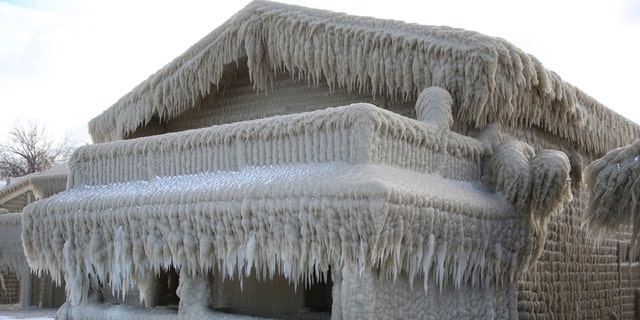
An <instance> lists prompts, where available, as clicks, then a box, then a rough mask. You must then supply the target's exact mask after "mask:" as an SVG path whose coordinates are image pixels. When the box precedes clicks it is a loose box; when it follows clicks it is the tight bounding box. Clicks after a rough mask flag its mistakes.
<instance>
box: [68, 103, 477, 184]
mask: <svg viewBox="0 0 640 320" xmlns="http://www.w3.org/2000/svg"><path fill="white" fill-rule="evenodd" d="M447 129H448V128H447ZM443 139H444V140H443ZM443 141H445V142H446V144H443ZM481 153H482V148H481V145H480V143H479V142H478V141H476V140H474V139H472V138H469V137H465V136H462V135H458V134H455V133H451V132H450V131H449V130H444V131H443V130H441V129H440V128H436V127H434V126H432V125H426V124H425V123H421V122H419V121H416V120H412V119H408V118H405V117H400V116H398V115H397V114H393V113H391V112H389V111H386V110H383V109H380V108H377V107H375V106H372V105H367V104H357V105H352V106H347V107H338V108H330V109H327V110H322V111H317V112H310V113H305V114H294V115H286V116H278V117H274V118H268V119H259V120H253V121H247V122H242V123H234V124H229V125H220V126H213V127H210V128H206V129H201V130H192V131H187V132H180V133H170V134H165V135H162V136H152V137H145V138H140V139H136V140H135V141H116V142H111V143H105V144H98V145H91V146H86V147H83V148H79V149H78V150H77V151H76V153H75V154H74V156H73V157H72V159H71V160H70V161H69V166H70V171H71V174H70V181H69V186H70V187H74V186H76V185H84V184H87V185H101V184H108V183H115V182H125V181H137V180H150V179H153V178H155V177H156V176H159V177H163V176H175V175H187V174H197V173H200V172H215V171H225V170H240V169H242V168H244V167H247V166H270V165H282V164H290V163H315V162H332V161H342V162H347V163H351V164H355V163H386V164H392V165H395V166H402V167H404V168H406V169H411V170H416V171H419V172H434V171H439V174H440V175H442V176H444V177H446V178H451V179H459V180H477V179H479V178H480V169H479V166H480V158H481ZM436 154H441V156H435V155H436ZM443 157H444V158H443Z"/></svg>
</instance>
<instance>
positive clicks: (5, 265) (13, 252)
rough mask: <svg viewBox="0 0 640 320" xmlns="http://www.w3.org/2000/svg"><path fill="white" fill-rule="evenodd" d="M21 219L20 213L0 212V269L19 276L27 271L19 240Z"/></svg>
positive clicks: (27, 267)
mask: <svg viewBox="0 0 640 320" xmlns="http://www.w3.org/2000/svg"><path fill="white" fill-rule="evenodd" d="M21 221H22V217H21V215H20V213H4V214H0V271H5V272H9V273H15V274H16V275H17V276H18V277H20V278H22V277H23V276H25V275H27V274H28V272H29V265H28V264H27V259H26V258H25V256H24V252H23V250H22V242H21V240H20V239H21V238H20V234H21V233H22V225H21ZM0 291H1V288H0Z"/></svg>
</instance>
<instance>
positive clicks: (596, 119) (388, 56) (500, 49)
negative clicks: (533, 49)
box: [89, 1, 640, 154]
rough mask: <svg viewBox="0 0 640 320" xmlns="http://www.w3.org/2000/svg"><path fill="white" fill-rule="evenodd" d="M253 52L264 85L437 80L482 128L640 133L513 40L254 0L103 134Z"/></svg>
mask: <svg viewBox="0 0 640 320" xmlns="http://www.w3.org/2000/svg"><path fill="white" fill-rule="evenodd" d="M347 43H348V44H349V45H345V44H347ZM243 54H246V55H247V57H248V67H249V73H250V76H251V79H252V81H253V82H254V84H255V86H256V88H257V89H264V88H267V87H268V82H269V76H270V75H271V74H272V73H273V72H274V71H282V72H289V73H291V75H292V76H296V77H306V78H309V79H311V80H312V82H313V83H317V82H318V81H320V79H326V81H327V82H328V84H329V86H330V87H334V88H335V87H340V88H346V89H348V90H354V91H355V90H365V91H370V92H371V93H372V94H374V95H380V94H387V95H389V96H392V97H395V98H398V99H407V98H409V99H412V98H413V97H417V94H418V93H419V92H420V91H421V90H422V89H424V88H425V87H429V86H434V85H435V86H440V87H443V88H445V89H447V90H448V91H449V92H451V93H452V95H453V99H454V106H457V107H458V109H457V116H458V118H459V119H460V120H462V121H466V122H469V123H472V124H474V125H475V126H477V127H478V128H483V127H485V126H487V125H488V124H490V123H495V122H498V123H502V124H503V126H504V125H512V126H535V127H540V128H543V129H545V130H546V131H548V132H551V133H553V134H555V135H559V136H561V137H563V138H566V139H569V140H570V141H572V142H573V143H575V144H576V145H578V146H579V147H580V148H582V149H584V150H588V151H595V152H596V153H600V154H604V153H605V152H606V151H608V150H610V149H612V148H615V147H618V146H621V145H625V144H629V143H631V142H632V140H631V139H632V138H631V136H638V135H640V127H638V126H637V125H635V124H634V123H632V122H631V121H629V120H627V119H625V118H624V117H622V116H620V115H618V114H617V113H615V112H613V111H611V110H609V109H608V108H606V107H605V106H603V105H602V104H600V103H598V102H597V101H596V100H594V99H593V98H591V97H589V96H588V95H586V94H585V93H584V92H582V91H580V90H579V89H577V88H575V87H574V86H572V85H570V84H568V83H566V82H564V81H563V80H562V79H561V78H560V77H559V76H558V75H557V74H555V73H554V72H551V71H549V70H547V69H545V68H544V66H543V65H542V64H541V63H540V62H539V61H538V60H537V59H536V58H535V57H533V56H531V55H528V54H526V53H524V52H522V51H521V50H520V49H518V48H516V47H515V46H513V45H512V44H510V43H508V42H507V41H505V40H502V39H498V38H492V37H488V36H484V35H481V34H479V33H476V32H471V31H465V30H460V29H454V28H449V27H432V26H419V25H416V24H406V23H403V22H398V21H390V20H381V19H373V18H365V17H355V16H348V15H345V14H338V13H334V12H330V11H322V10H315V9H308V8H304V7H299V6H292V5H285V4H279V3H273V2H267V1H254V2H252V3H251V4H249V5H248V6H247V7H245V8H244V9H243V10H241V11H240V12H238V13H237V14H235V15H234V16H233V17H231V18H230V19H229V20H228V21H226V22H225V23H224V24H222V25H221V26H220V27H218V28H217V29H215V30H213V32H211V33H210V34H209V35H207V36H206V37H204V38H203V39H202V40H200V41H199V42H197V43H196V44H194V45H193V46H192V47H191V48H189V49H188V50H187V51H186V52H185V53H184V54H182V55H181V56H179V57H177V58H176V59H174V60H173V61H172V62H170V63H169V64H167V65H166V66H165V67H163V68H162V69H160V70H159V71H158V72H156V73H155V74H153V75H151V76H150V77H149V78H148V79H147V80H145V81H144V82H142V83H141V84H139V85H138V86H137V87H136V88H134V89H133V90H132V91H131V92H129V93H128V94H127V95H125V96H124V97H122V98H121V99H120V100H119V101H117V102H116V103H115V104H114V105H113V106H112V107H110V108H109V109H107V110H106V111H104V112H103V113H102V114H101V115H99V116H98V117H96V118H94V119H92V120H91V121H90V123H89V131H90V133H91V135H92V138H93V140H94V142H105V141H112V140H118V139H122V138H123V137H124V136H126V134H128V133H131V132H133V131H134V130H135V129H136V128H138V127H139V126H141V125H144V124H146V123H148V122H149V121H150V120H151V119H152V117H153V116H160V117H161V118H163V119H170V118H172V117H174V116H176V115H177V114H179V113H180V112H182V111H184V110H185V109H188V108H190V107H192V105H193V104H194V101H196V99H198V98H199V97H201V96H205V95H207V94H209V92H210V90H212V88H214V89H213V90H215V86H212V84H213V85H215V84H219V83H220V81H221V79H222V77H223V71H224V66H225V65H227V64H230V63H233V62H235V61H236V60H237V59H238V58H239V57H240V56H241V55H243ZM372 61H378V62H379V63H371V62H372ZM365 62H366V63H365ZM587 126H588V128H589V130H586V128H587ZM612 129H613V130H615V131H613V130H612Z"/></svg>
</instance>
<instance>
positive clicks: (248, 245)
mask: <svg viewBox="0 0 640 320" xmlns="http://www.w3.org/2000/svg"><path fill="white" fill-rule="evenodd" d="M24 217H25V218H24V229H23V230H24V233H23V240H24V243H25V245H24V246H25V250H26V253H27V257H28V259H29V263H30V264H31V266H32V267H33V268H37V269H41V270H42V269H47V270H49V271H50V272H51V273H52V274H53V275H54V277H55V276H57V277H61V276H63V275H64V277H65V280H66V281H67V282H68V283H69V282H70V285H71V286H73V285H74V283H87V282H88V281H89V279H88V278H85V276H88V277H90V278H92V277H95V278H97V279H102V280H104V279H110V281H111V282H112V284H113V285H115V286H119V285H120V284H122V283H124V284H127V283H133V282H135V281H137V280H138V279H140V277H142V276H143V275H144V274H146V273H149V272H157V271H158V270H159V268H160V267H161V266H162V267H168V266H169V265H173V266H175V267H177V268H178V269H180V270H186V271H187V272H188V274H195V273H197V272H202V271H203V270H210V269H213V268H216V269H218V270H220V271H221V274H222V275H223V276H231V277H237V276H238V275H243V274H248V273H250V272H256V274H258V275H262V276H264V275H267V276H270V275H273V274H276V273H280V274H284V275H285V276H287V277H288V278H289V279H291V281H294V282H297V281H304V279H305V276H308V275H310V274H313V273H314V272H317V271H322V272H326V271H327V270H328V268H329V266H330V265H331V266H333V267H334V268H340V267H341V266H344V265H348V266H349V267H351V268H354V270H358V269H362V270H364V269H371V268H376V269H378V270H380V272H381V274H382V275H384V276H385V277H388V278H394V277H396V276H398V275H399V274H400V273H403V274H408V275H409V277H410V279H411V280H413V278H414V277H417V276H421V275H426V277H425V282H424V283H425V285H426V283H427V279H436V283H440V284H441V285H444V284H445V283H449V284H448V285H451V283H453V285H456V286H461V285H475V286H486V285H490V284H491V285H495V284H504V283H507V282H510V281H513V279H514V277H516V276H517V275H518V274H519V273H520V272H522V271H524V270H525V269H526V266H527V263H528V260H527V259H528V257H529V256H530V254H531V252H530V251H531V250H532V246H531V245H530V244H529V242H530V239H529V237H530V228H529V226H528V222H527V221H528V219H527V217H526V215H523V214H521V213H520V212H517V210H515V209H514V206H513V205H511V204H510V203H509V202H507V201H506V200H505V199H504V198H503V197H502V196H501V195H499V194H495V193H492V192H489V191H488V190H487V189H486V187H484V186H483V185H481V184H479V183H473V182H461V181H453V180H447V179H443V178H442V177H440V176H437V175H432V174H427V173H417V172H415V171H411V170H406V169H400V168H397V167H393V166H388V165H381V164H369V165H367V164H349V163H346V162H328V163H322V164H285V165H279V166H265V167H245V168H243V169H242V170H239V171H221V172H214V173H200V174H196V175H184V176H174V177H157V178H156V179H153V180H150V181H134V182H128V183H115V184H109V185H103V186H81V187H78V188H73V189H71V190H69V191H67V192H65V193H61V194H58V195H55V196H53V197H51V198H48V199H45V200H42V201H39V202H37V203H35V204H33V205H30V206H29V207H27V208H26V209H25V216H24ZM45 239H46V240H45ZM69 270H71V271H69ZM65 272H66V274H65ZM72 291H73V290H72ZM77 298H78V297H75V298H73V297H72V299H77ZM76 301H77V300H76Z"/></svg>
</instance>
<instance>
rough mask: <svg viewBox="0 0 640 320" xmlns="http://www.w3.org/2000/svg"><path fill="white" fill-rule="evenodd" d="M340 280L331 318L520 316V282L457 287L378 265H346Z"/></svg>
mask: <svg viewBox="0 0 640 320" xmlns="http://www.w3.org/2000/svg"><path fill="white" fill-rule="evenodd" d="M336 280H337V281H334V284H333V285H334V289H333V307H332V314H331V318H332V319H334V320H350V319H516V318H517V316H518V311H517V301H516V289H515V283H514V282H509V283H506V284H504V285H500V286H495V285H488V286H486V287H482V286H471V285H465V286H463V287H460V288H456V287H455V286H454V285H453V284H451V283H448V284H446V285H443V286H440V285H437V284H436V283H435V281H434V280H431V279H430V280H429V281H427V283H428V284H429V285H428V286H426V287H425V286H423V285H422V284H423V283H424V280H423V279H420V277H418V278H416V279H415V280H414V281H413V286H412V285H411V283H410V281H409V280H408V277H407V276H406V275H404V274H401V275H399V276H398V277H397V278H396V279H391V278H386V277H383V276H380V275H379V274H378V272H377V270H375V269H373V270H371V269H370V270H365V271H363V272H361V271H356V272H354V271H353V270H350V269H349V268H346V267H345V268H343V269H342V273H341V275H340V277H338V279H336Z"/></svg>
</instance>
